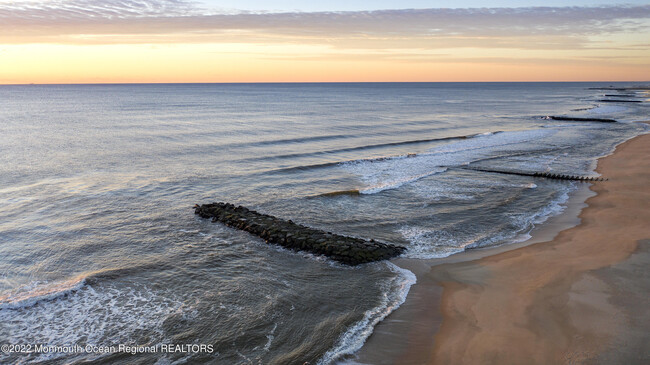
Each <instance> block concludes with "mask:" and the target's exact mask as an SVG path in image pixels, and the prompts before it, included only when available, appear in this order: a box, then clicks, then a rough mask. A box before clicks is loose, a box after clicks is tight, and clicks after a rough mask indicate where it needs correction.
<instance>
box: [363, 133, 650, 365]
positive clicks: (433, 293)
mask: <svg viewBox="0 0 650 365" xmlns="http://www.w3.org/2000/svg"><path fill="white" fill-rule="evenodd" d="M597 171H598V172H600V173H601V174H602V175H603V176H604V177H606V178H609V181H604V182H597V183H594V185H593V186H592V187H591V189H592V190H593V191H594V192H595V193H597V195H595V196H592V197H591V198H589V199H588V200H587V201H586V203H587V205H588V207H587V208H585V209H584V210H582V212H581V213H580V219H581V223H580V224H579V225H578V226H576V227H573V228H570V229H567V230H564V231H562V232H560V233H559V234H558V235H557V236H556V237H555V238H554V239H553V240H552V241H549V242H541V243H536V244H533V245H530V246H526V247H521V248H517V249H514V250H510V251H506V252H502V253H498V254H495V255H492V256H488V257H484V258H481V259H478V260H473V261H466V262H457V263H447V264H442V265H427V267H426V269H424V268H423V267H421V265H420V266H418V264H414V263H412V262H411V263H410V265H411V266H413V267H410V268H411V269H414V271H416V274H417V276H418V283H417V284H416V285H414V286H413V288H412V289H411V290H412V293H409V298H407V301H406V302H405V303H404V305H403V306H402V307H401V308H400V309H398V310H397V311H396V312H395V313H393V314H391V316H389V317H388V318H387V320H386V321H385V322H386V323H382V324H380V325H379V326H378V327H377V332H376V333H375V334H373V336H371V338H370V339H369V341H368V344H367V346H365V347H364V348H363V349H362V350H361V351H360V352H359V354H358V355H357V358H356V359H355V360H356V361H358V362H360V363H366V364H388V363H394V364H426V363H429V364H583V363H584V364H650V314H649V313H650V310H649V309H648V308H650V300H649V298H650V274H649V271H650V270H648V265H649V264H650V187H649V186H648V185H649V183H650V135H644V136H640V137H637V138H635V139H633V140H630V141H628V142H626V143H624V144H621V145H620V146H618V148H617V149H616V152H615V153H614V154H613V155H611V156H607V157H605V158H603V159H601V160H599V162H598V168H597ZM408 265H409V264H408V263H407V266H408ZM440 314H442V315H440Z"/></svg>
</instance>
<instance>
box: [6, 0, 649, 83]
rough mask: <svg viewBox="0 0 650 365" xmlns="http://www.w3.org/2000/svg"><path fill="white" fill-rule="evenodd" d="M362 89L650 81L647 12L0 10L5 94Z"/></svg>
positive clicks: (583, 6) (133, 2) (631, 5)
mask: <svg viewBox="0 0 650 365" xmlns="http://www.w3.org/2000/svg"><path fill="white" fill-rule="evenodd" d="M365 81H369V82H377V81H414V82H426V81H650V4H648V2H647V1H637V0H628V1H625V2H618V1H605V2H602V1H587V0H564V1H556V0H546V1H536V0H519V1H509V0H502V1H490V2H488V1H477V0H456V1H453V2H452V1H422V0H401V1H391V0H374V1H351V0H349V1H339V0H331V1H258V0H236V1H235V0H233V1H227V0H226V1H222V0H200V1H185V0H102V1H98V0H18V1H8V0H0V84H24V83H149V82H365Z"/></svg>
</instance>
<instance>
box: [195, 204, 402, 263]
mask: <svg viewBox="0 0 650 365" xmlns="http://www.w3.org/2000/svg"><path fill="white" fill-rule="evenodd" d="M194 210H195V211H194V213H195V214H198V215H199V216H201V217H202V218H212V221H213V222H221V223H223V224H225V225H227V226H230V227H233V228H237V229H241V230H243V231H246V232H249V233H251V234H254V235H256V236H259V237H261V238H263V239H264V240H266V242H268V243H274V244H277V245H280V246H283V247H286V248H290V249H292V250H299V251H307V252H311V253H314V254H317V255H323V256H327V257H329V258H331V259H333V260H336V261H339V262H342V263H345V264H348V265H358V264H363V263H367V262H373V261H380V260H386V259H390V258H392V257H396V256H399V255H400V254H402V253H403V252H404V250H405V248H404V247H401V246H394V245H388V244H385V243H381V242H377V241H375V240H370V241H366V240H363V239H360V238H353V237H346V236H341V235H338V234H333V233H330V232H325V231H322V230H319V229H314V228H309V227H305V226H303V225H300V224H296V223H294V222H292V221H291V220H288V221H286V220H283V219H280V218H277V217H273V216H270V215H266V214H261V213H258V212H256V211H254V210H250V209H247V208H245V207H242V206H234V205H233V204H228V203H212V204H203V205H198V204H197V205H195V206H194Z"/></svg>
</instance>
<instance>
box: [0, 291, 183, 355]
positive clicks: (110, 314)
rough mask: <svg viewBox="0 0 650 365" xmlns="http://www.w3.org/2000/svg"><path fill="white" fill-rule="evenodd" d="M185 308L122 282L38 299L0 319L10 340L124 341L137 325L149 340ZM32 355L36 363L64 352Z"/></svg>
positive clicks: (2, 313) (170, 297) (157, 293)
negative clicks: (47, 299) (54, 298)
mask: <svg viewBox="0 0 650 365" xmlns="http://www.w3.org/2000/svg"><path fill="white" fill-rule="evenodd" d="M186 309H187V308H184V307H183V302H182V301H180V300H178V299H176V298H175V296H174V295H173V294H172V293H170V292H163V291H159V290H152V289H150V288H148V287H146V286H137V287H133V286H131V287H125V285H124V284H123V283H122V285H120V288H117V287H114V286H110V285H109V286H103V287H100V288H97V289H95V288H93V286H90V285H85V286H83V287H81V288H79V289H78V290H76V291H75V292H74V293H71V294H70V295H68V296H67V297H65V298H58V299H56V300H50V301H42V300H41V301H38V302H37V303H36V304H35V305H32V306H28V307H22V308H20V309H18V310H11V309H9V310H0V323H3V326H4V328H5V329H6V333H8V337H7V338H3V340H4V341H6V342H8V343H47V344H56V345H61V346H65V345H73V344H82V346H85V345H86V344H88V345H107V344H118V343H128V342H129V341H130V338H131V336H132V335H133V334H134V333H137V332H138V331H139V330H141V329H146V330H147V331H152V333H151V334H152V337H151V340H152V341H153V342H155V341H163V340H164V337H163V331H162V323H163V322H164V320H165V319H166V318H167V317H168V316H169V315H172V314H174V313H178V311H179V310H183V311H185V310H186ZM155 337H158V338H155ZM33 356H35V358H34V359H33V360H34V361H46V360H51V359H55V358H57V357H59V356H65V354H61V353H43V354H34V355H33ZM30 361H32V359H30Z"/></svg>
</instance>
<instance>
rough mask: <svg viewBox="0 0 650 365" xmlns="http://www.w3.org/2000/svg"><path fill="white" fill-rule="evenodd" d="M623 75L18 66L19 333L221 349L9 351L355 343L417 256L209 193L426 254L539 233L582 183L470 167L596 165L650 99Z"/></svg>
mask: <svg viewBox="0 0 650 365" xmlns="http://www.w3.org/2000/svg"><path fill="white" fill-rule="evenodd" d="M616 85H617V86H630V85H629V84H616ZM603 86H609V84H582V83H557V84H556V83H539V84H535V83H532V84H531V83H513V84H489V83H488V84H250V85H246V84H233V85H216V84H215V85H212V84H211V85H67V86H0V101H1V102H2V108H0V339H1V340H2V341H7V342H9V343H14V344H48V345H54V346H71V345H81V346H86V345H88V344H90V345H93V346H111V345H117V344H128V345H140V346H151V345H156V344H161V343H167V344H209V345H211V346H212V348H213V351H212V352H199V353H186V352H180V353H169V352H167V353H161V352H157V353H142V354H136V355H131V354H124V353H116V354H98V353H93V354H90V353H84V352H82V353H73V354H62V353H32V354H9V355H8V354H0V363H15V362H22V363H31V362H38V361H42V360H54V362H55V363H77V362H83V361H87V360H97V359H103V360H107V361H116V360H120V361H129V362H134V363H138V362H141V363H152V362H156V361H158V363H161V364H164V363H189V362H191V363H194V362H212V363H215V362H216V363H223V364H240V363H241V364H248V363H254V364H258V363H259V364H273V363H276V364H287V363H303V362H310V363H312V364H315V363H323V364H326V363H330V362H335V361H336V360H338V359H342V358H345V356H347V354H350V353H352V352H354V351H355V350H357V349H358V348H359V347H360V346H361V345H362V344H363V342H364V340H365V339H366V338H367V337H368V336H369V335H370V333H372V328H373V326H374V325H375V324H376V323H377V322H378V321H380V320H381V319H383V318H384V317H385V316H386V315H387V314H388V313H390V312H391V311H392V310H393V309H394V308H395V307H397V306H398V305H399V304H400V303H401V302H402V301H403V300H404V298H405V296H406V293H407V292H408V288H409V286H410V285H411V284H412V283H413V282H414V281H415V278H414V277H413V275H412V274H411V273H410V272H407V271H405V270H402V269H400V268H398V267H397V266H395V265H393V264H392V263H388V262H383V263H374V264H368V265H362V266H358V267H347V266H343V265H340V264H337V263H333V262H331V261H329V260H327V259H324V258H320V257H315V256H312V255H308V254H304V253H295V252H290V251H287V250H284V249H280V248H277V247H274V246H269V245H267V244H265V243H264V242H263V241H262V240H260V239H258V238H255V237H252V236H250V235H249V234H247V233H245V232H240V231H236V230H233V229H231V228H227V227H224V226H222V225H220V224H217V223H211V222H209V221H207V220H203V219H200V218H198V217H197V216H195V215H194V214H193V210H192V206H193V205H194V204H195V203H208V202H212V201H227V202H233V203H236V204H242V205H246V206H248V207H251V208H253V209H256V210H258V211H261V212H264V213H268V214H272V215H276V216H279V217H282V218H286V219H292V220H294V221H296V222H299V223H301V224H304V225H308V226H312V227H316V228H321V229H325V230H328V231H332V232H335V233H339V234H345V235H351V236H357V237H363V238H367V239H377V240H381V241H385V242H389V243H395V244H400V245H404V246H406V247H407V248H408V251H407V253H406V254H405V255H406V256H407V257H413V258H436V257H444V256H447V255H450V254H454V253H458V252H461V251H463V250H466V249H469V248H475V247H483V246H489V245H497V244H504V243H509V242H513V241H516V240H522V239H525V238H526V237H527V236H526V235H527V232H528V231H529V230H530V229H531V228H532V227H533V225H535V224H537V223H540V222H542V221H544V220H545V219H546V218H547V217H548V216H550V215H553V214H557V213H559V212H560V211H561V210H562V209H563V203H564V202H565V201H566V200H567V198H568V194H570V193H571V191H573V190H575V189H576V186H577V184H578V183H576V182H571V181H560V180H549V179H543V178H533V177H527V176H517V175H504V174H498V173H488V172H479V171H475V170H472V169H470V168H473V167H477V168H482V169H501V170H504V169H506V170H517V171H525V172H537V171H550V172H557V173H564V174H573V175H577V174H580V175H587V176H593V175H595V173H594V172H593V168H594V162H595V160H596V158H597V157H600V156H603V155H606V154H608V153H610V152H611V151H612V150H613V148H614V147H615V146H616V145H617V144H618V143H620V142H622V141H624V140H626V139H629V138H631V137H633V136H635V135H638V134H640V133H643V132H644V131H645V128H644V127H643V126H642V125H640V124H636V123H631V122H632V121H635V120H646V119H647V115H648V107H647V103H645V102H642V103H610V102H601V101H599V100H601V99H603V94H605V93H606V92H605V91H603V90H597V89H593V88H595V87H603ZM612 92H615V91H607V93H609V94H611V93H612ZM630 92H631V91H625V92H624V93H625V94H629V93H630ZM632 93H634V99H635V100H640V101H646V100H647V98H648V96H647V95H646V94H644V93H643V92H642V91H632ZM619 99H620V98H619ZM547 115H565V116H575V117H583V118H614V119H616V120H618V121H620V123H595V122H566V121H554V120H547V119H543V118H542V117H544V116H547Z"/></svg>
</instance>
